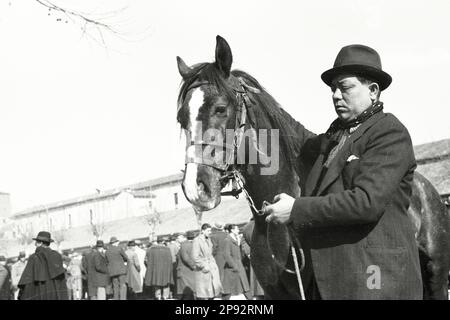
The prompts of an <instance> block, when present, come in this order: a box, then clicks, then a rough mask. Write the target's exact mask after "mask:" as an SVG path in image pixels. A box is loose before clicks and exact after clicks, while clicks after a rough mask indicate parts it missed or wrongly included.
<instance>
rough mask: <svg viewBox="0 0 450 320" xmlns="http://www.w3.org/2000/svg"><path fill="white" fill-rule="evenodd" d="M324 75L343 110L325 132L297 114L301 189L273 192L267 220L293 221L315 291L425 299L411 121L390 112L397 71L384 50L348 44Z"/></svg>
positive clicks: (309, 290) (331, 295)
mask: <svg viewBox="0 0 450 320" xmlns="http://www.w3.org/2000/svg"><path fill="white" fill-rule="evenodd" d="M321 78H322V80H323V81H324V82H325V84H326V85H327V86H329V87H330V89H331V92H332V101H333V106H334V110H335V112H336V114H337V119H336V120H335V121H333V123H332V124H331V126H330V128H329V129H328V130H327V132H326V133H325V134H321V135H318V136H316V135H314V134H312V133H311V132H309V131H307V130H306V129H305V128H304V127H303V126H302V125H300V124H299V123H293V125H294V126H295V128H296V130H297V132H298V139H299V145H301V146H302V149H301V150H300V155H301V157H302V158H301V159H300V160H301V161H302V162H303V164H304V165H306V166H307V167H309V168H311V171H310V173H309V175H308V177H307V179H306V183H305V187H304V188H303V190H302V197H297V198H293V197H291V196H289V195H287V194H280V195H277V196H275V198H274V199H273V204H271V205H269V206H267V207H266V208H265V213H266V214H269V215H268V216H267V218H266V220H267V221H268V222H269V223H282V224H289V225H291V226H292V227H293V228H294V229H295V230H296V235H297V236H298V237H299V239H300V242H301V244H302V247H303V250H304V253H305V258H306V266H305V269H304V270H303V272H302V279H303V283H304V287H305V294H306V298H307V299H321V298H322V299H421V298H422V279H421V274H420V264H419V256H418V251H417V247H416V243H415V238H414V231H413V226H412V224H411V222H410V219H409V218H408V215H407V210H408V207H409V203H410V197H411V192H412V191H411V190H412V181H413V173H414V170H415V168H416V161H415V157H414V151H413V146H412V143H411V138H410V135H409V133H408V130H407V129H406V128H405V126H404V125H403V124H402V123H401V122H400V121H399V120H398V119H397V118H396V117H395V116H394V115H392V114H390V113H384V112H383V103H382V102H381V101H380V94H381V92H382V91H383V90H385V89H386V88H388V87H389V85H390V84H391V81H392V78H391V76H390V75H389V74H388V73H386V72H385V71H384V70H383V69H382V67H381V59H380V56H379V55H378V53H377V52H376V51H375V50H374V49H372V48H370V47H367V46H364V45H349V46H346V47H343V48H342V49H341V50H340V52H339V53H338V55H337V57H336V60H335V63H334V66H333V68H331V69H329V70H327V71H325V72H324V73H323V74H322V76H321Z"/></svg>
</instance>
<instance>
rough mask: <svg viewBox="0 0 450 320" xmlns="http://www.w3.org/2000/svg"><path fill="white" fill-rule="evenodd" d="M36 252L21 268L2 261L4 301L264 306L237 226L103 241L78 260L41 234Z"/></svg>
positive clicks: (0, 273) (218, 225) (24, 259)
mask: <svg viewBox="0 0 450 320" xmlns="http://www.w3.org/2000/svg"><path fill="white" fill-rule="evenodd" d="M33 240H35V241H36V251H35V253H34V254H32V255H30V256H29V257H28V258H27V257H26V254H25V252H20V253H19V256H18V257H17V259H16V261H10V262H9V263H7V260H6V258H5V257H4V256H0V300H10V299H14V300H29V299H36V300H66V299H68V300H82V299H83V300H85V299H86V300H87V299H89V300H141V299H144V300H150V299H156V300H168V299H180V300H195V299H198V300H205V299H225V300H226V299H261V298H263V296H264V292H263V290H262V288H261V286H260V285H259V283H258V281H257V280H256V277H255V275H254V272H253V269H252V267H251V265H250V258H251V257H250V246H249V245H248V244H247V243H246V241H245V239H244V237H243V236H242V233H241V232H240V229H239V226H237V225H234V224H227V225H223V224H221V223H216V224H215V225H214V228H212V227H211V225H209V224H203V225H202V227H201V229H200V230H199V231H197V232H195V231H188V232H186V233H175V234H172V235H168V236H158V237H157V239H156V240H155V241H153V242H146V243H144V242H143V241H140V240H138V239H135V240H129V241H125V242H124V241H120V239H118V238H117V237H111V239H110V240H109V242H108V243H107V244H106V243H104V241H102V240H98V241H97V242H96V243H95V245H93V246H92V247H91V248H89V249H88V250H85V251H83V252H79V251H76V250H73V249H71V250H66V251H64V252H61V253H59V252H56V251H54V250H52V249H50V243H51V242H52V241H53V240H52V239H51V234H50V233H49V232H46V231H41V232H39V234H38V236H37V237H36V238H33Z"/></svg>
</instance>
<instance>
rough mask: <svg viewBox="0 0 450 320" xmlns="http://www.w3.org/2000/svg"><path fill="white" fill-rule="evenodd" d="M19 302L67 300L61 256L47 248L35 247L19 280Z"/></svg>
mask: <svg viewBox="0 0 450 320" xmlns="http://www.w3.org/2000/svg"><path fill="white" fill-rule="evenodd" d="M18 287H19V290H20V291H19V300H67V299H68V292H67V285H66V278H65V269H64V267H63V261H62V256H61V255H60V254H59V253H58V252H56V251H54V250H52V249H50V248H49V247H37V248H36V251H35V253H33V254H32V255H31V256H30V257H29V258H28V263H27V266H26V267H25V270H24V271H23V273H22V277H21V278H20V280H19V284H18Z"/></svg>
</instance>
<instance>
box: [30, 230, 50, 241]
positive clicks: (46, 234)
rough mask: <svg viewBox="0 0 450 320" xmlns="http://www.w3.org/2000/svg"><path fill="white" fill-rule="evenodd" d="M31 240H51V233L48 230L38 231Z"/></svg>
mask: <svg viewBox="0 0 450 320" xmlns="http://www.w3.org/2000/svg"><path fill="white" fill-rule="evenodd" d="M33 240H36V241H42V242H53V239H52V235H51V234H50V232H47V231H39V233H38V235H37V237H36V238H33Z"/></svg>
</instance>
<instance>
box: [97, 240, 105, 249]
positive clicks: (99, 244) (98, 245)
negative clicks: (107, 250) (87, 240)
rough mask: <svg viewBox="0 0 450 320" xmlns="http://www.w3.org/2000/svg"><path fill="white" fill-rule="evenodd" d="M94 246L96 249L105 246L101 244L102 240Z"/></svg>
mask: <svg viewBox="0 0 450 320" xmlns="http://www.w3.org/2000/svg"><path fill="white" fill-rule="evenodd" d="M95 246H96V247H97V248H104V247H105V244H104V243H103V241H102V240H97V243H96V244H95Z"/></svg>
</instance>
